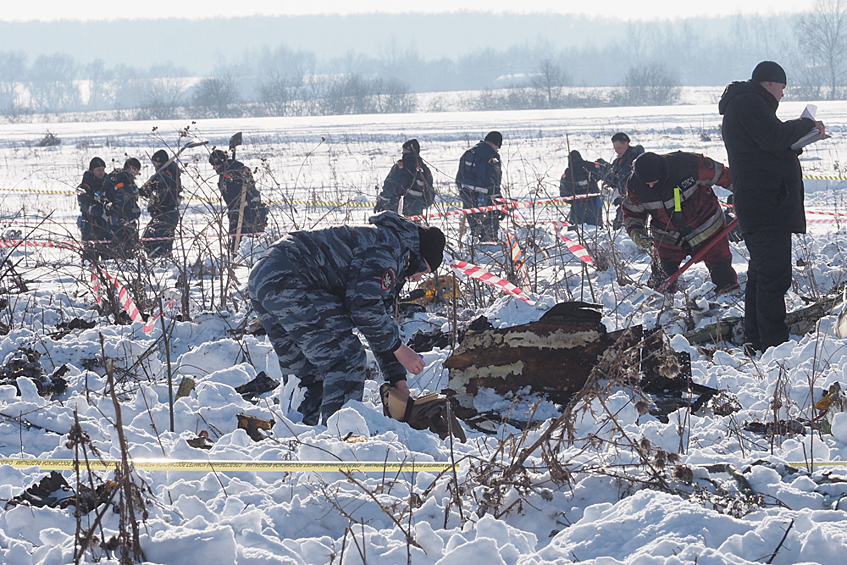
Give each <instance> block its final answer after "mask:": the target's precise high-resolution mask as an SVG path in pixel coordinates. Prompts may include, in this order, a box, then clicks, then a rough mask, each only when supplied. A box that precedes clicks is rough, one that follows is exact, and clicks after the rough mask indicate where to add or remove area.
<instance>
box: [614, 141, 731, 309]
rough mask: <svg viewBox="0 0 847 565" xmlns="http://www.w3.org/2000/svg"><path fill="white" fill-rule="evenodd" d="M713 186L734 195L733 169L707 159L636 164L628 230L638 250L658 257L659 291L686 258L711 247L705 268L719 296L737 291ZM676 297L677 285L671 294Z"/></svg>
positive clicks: (648, 157)
mask: <svg viewBox="0 0 847 565" xmlns="http://www.w3.org/2000/svg"><path fill="white" fill-rule="evenodd" d="M713 185H718V186H722V187H724V188H727V189H730V190H732V179H731V177H730V172H729V168H728V167H725V166H724V165H723V164H721V163H718V162H717V161H714V160H712V159H710V158H708V157H704V156H703V155H699V154H696V153H684V152H682V151H677V152H675V153H669V154H667V155H657V154H656V153H644V154H643V155H641V156H639V157H638V158H637V159H636V160H635V163H634V165H633V175H632V176H631V177H630V178H629V181H628V182H627V184H626V199H625V200H624V202H623V217H624V227H625V228H626V231H627V233H628V234H629V237H631V238H632V240H633V241H634V242H635V244H636V245H638V246H639V247H641V248H642V249H645V250H652V251H653V253H654V258H655V256H656V255H658V259H659V262H660V267H661V271H662V273H661V275H662V277H661V278H662V280H661V281H657V283H658V284H656V286H658V285H660V284H661V283H662V282H664V279H666V278H667V277H669V276H671V275H672V274H674V273H675V272H676V271H677V269H679V264H680V263H681V262H682V260H683V259H685V257H686V256H688V255H693V254H695V253H697V250H698V248H701V246H704V245H705V246H709V245H711V247H710V248H709V250H708V251H706V253H705V254H704V255H703V262H705V263H706V267H707V268H708V269H709V274H710V275H711V277H712V282H713V283H715V286H716V287H717V288H716V289H715V292H717V293H723V292H729V291H731V290H735V289H736V288H738V277H737V275H736V274H735V270H734V269H733V268H732V252H731V251H730V249H729V240H728V239H727V235H726V233H722V235H719V234H720V233H721V232H722V230H723V228H724V227H725V226H726V220H725V218H724V214H723V211H722V210H721V207H720V204H719V202H718V197H717V196H715V192H714V191H713V190H712V186H713ZM648 216H649V217H650V231H649V232H648V230H647V218H648ZM651 232H652V237H651ZM716 237H717V238H719V239H718V240H717V241H714V242H713V241H712V240H713V238H716ZM675 291H676V284H675V283H674V284H673V285H671V286H670V287H669V288H668V292H675Z"/></svg>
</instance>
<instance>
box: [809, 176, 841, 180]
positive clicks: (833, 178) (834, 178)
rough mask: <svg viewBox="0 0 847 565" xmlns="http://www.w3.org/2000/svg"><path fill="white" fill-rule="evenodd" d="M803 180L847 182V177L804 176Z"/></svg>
mask: <svg viewBox="0 0 847 565" xmlns="http://www.w3.org/2000/svg"><path fill="white" fill-rule="evenodd" d="M803 178H804V179H815V180H847V177H842V176H840V175H803Z"/></svg>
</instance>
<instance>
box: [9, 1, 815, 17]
mask: <svg viewBox="0 0 847 565" xmlns="http://www.w3.org/2000/svg"><path fill="white" fill-rule="evenodd" d="M4 4H5V5H4V6H3V8H2V10H0V21H26V20H41V21H52V20H62V19H73V20H111V19H122V18H145V19H149V18H209V17H229V16H252V15H266V16H286V15H288V16H296V15H307V14H353V13H370V12H383V13H403V12H410V11H420V12H430V13H439V12H455V11H457V10H471V11H492V12H498V13H499V12H504V11H508V12H520V13H527V12H547V11H549V12H556V13H561V14H568V13H578V14H594V15H598V16H607V17H618V18H621V19H646V20H651V19H659V18H661V19H666V18H676V17H689V16H696V15H711V16H719V15H724V16H728V15H734V14H765V15H772V14H777V13H796V12H801V11H806V10H809V9H810V8H811V6H812V4H813V0H747V1H746V2H745V1H743V0H742V1H740V2H739V0H711V1H709V2H685V1H680V0H642V1H639V0H604V1H603V2H602V6H603V10H602V11H600V10H598V9H597V5H596V4H592V3H589V2H579V3H577V2H563V1H562V0H525V1H523V2H519V3H518V2H515V1H514V0H488V1H487V2H485V3H482V4H481V3H473V4H470V5H467V4H466V5H462V6H458V7H457V2H456V1H455V0H423V1H422V2H418V3H416V4H415V5H412V4H411V3H404V2H386V1H385V0H293V1H292V0H243V1H241V2H232V1H223V0H180V1H178V2H174V1H173V0H143V1H142V2H115V1H114V0H81V1H78V2H62V1H57V0H27V1H25V2H13V1H7V2H4ZM574 4H577V5H574Z"/></svg>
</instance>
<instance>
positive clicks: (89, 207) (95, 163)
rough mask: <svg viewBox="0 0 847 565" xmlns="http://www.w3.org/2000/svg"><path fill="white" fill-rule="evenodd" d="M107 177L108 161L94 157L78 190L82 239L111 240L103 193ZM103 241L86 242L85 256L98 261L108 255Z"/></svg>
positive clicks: (79, 223)
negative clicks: (102, 256)
mask: <svg viewBox="0 0 847 565" xmlns="http://www.w3.org/2000/svg"><path fill="white" fill-rule="evenodd" d="M105 178H106V163H105V161H103V159H101V158H100V157H94V158H93V159H92V160H91V162H90V163H89V164H88V170H87V171H85V172H84V173H83V174H82V182H81V183H80V184H79V187H78V188H77V190H76V199H77V202H79V212H80V216H79V218H78V219H77V225H78V226H79V231H80V235H81V237H82V241H84V242H86V241H104V242H105V241H109V240H111V239H112V233H111V232H110V231H109V214H108V213H107V212H106V207H105V205H106V196H105V194H104V193H103V181H104V180H105ZM105 249H106V247H105V246H104V245H103V244H102V243H91V244H85V246H84V247H83V258H85V259H87V260H89V261H97V260H98V259H99V258H100V256H101V255H104V256H105V255H106V251H105Z"/></svg>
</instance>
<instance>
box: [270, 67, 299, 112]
mask: <svg viewBox="0 0 847 565" xmlns="http://www.w3.org/2000/svg"><path fill="white" fill-rule="evenodd" d="M302 84H303V77H301V76H289V75H284V74H283V75H280V74H276V73H274V74H273V75H271V76H269V77H268V78H266V79H265V80H264V81H262V82H261V83H260V84H259V105H260V106H261V107H262V109H263V110H264V112H265V115H268V116H290V115H293V114H294V111H293V108H294V101H295V100H297V98H298V97H300V96H301V93H300V90H301V88H300V87H301V86H302Z"/></svg>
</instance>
